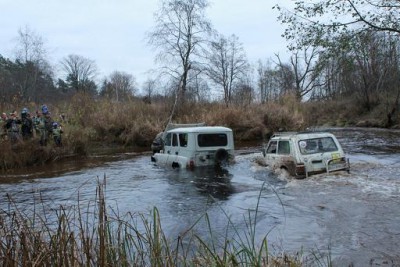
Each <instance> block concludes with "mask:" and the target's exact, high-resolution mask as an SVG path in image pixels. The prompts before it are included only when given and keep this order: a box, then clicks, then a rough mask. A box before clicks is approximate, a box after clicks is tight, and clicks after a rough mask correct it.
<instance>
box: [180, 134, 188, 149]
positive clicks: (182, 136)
mask: <svg viewBox="0 0 400 267" xmlns="http://www.w3.org/2000/svg"><path fill="white" fill-rule="evenodd" d="M187 140H188V134H187V133H181V134H179V145H180V146H181V147H187Z"/></svg>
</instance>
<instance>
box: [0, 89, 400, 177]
mask: <svg viewBox="0 0 400 267" xmlns="http://www.w3.org/2000/svg"><path fill="white" fill-rule="evenodd" d="M21 106H27V107H28V108H29V110H35V109H36V106H37V105H35V104H34V103H28V104H26V105H21ZM48 107H49V109H50V110H51V114H52V117H53V120H54V121H58V123H60V124H61V125H62V129H63V134H62V143H63V146H62V147H56V146H55V145H54V144H53V143H52V142H49V144H48V145H47V146H40V145H39V140H38V138H37V137H36V138H34V139H33V140H30V141H28V142H23V143H19V144H10V142H9V141H7V140H3V141H2V142H1V143H0V171H1V172H4V171H10V170H13V169H20V168H32V167H35V166H43V165H47V164H48V163H51V162H54V161H60V160H62V159H63V158H70V157H77V158H79V157H86V156H89V155H97V154H104V153H113V151H115V152H118V151H120V150H129V151H131V152H143V151H149V150H150V145H151V142H152V141H153V138H154V137H155V136H156V135H157V134H158V133H159V132H160V131H163V130H164V128H165V126H166V125H167V123H168V122H169V121H171V122H175V123H193V122H204V123H206V124H207V125H222V126H226V127H229V128H231V129H232V130H233V132H234V138H235V143H241V142H258V143H262V142H266V141H267V140H268V138H269V137H270V136H271V134H272V133H273V132H275V131H279V130H283V131H302V130H306V129H308V128H310V127H312V126H314V125H322V126H329V127H331V126H333V127H350V126H367V127H384V126H385V119H386V118H385V116H384V112H379V111H377V110H374V111H373V112H369V113H363V112H361V111H358V112H357V113H356V112H355V109H354V107H352V106H351V105H348V103H347V104H346V103H345V102H338V101H336V102H334V101H326V102H304V103H303V102H298V101H297V100H296V99H294V98H293V97H291V96H286V97H283V98H282V99H281V101H278V102H271V103H266V104H255V103H254V104H250V105H246V106H226V105H224V104H222V103H197V104H196V103H186V104H185V105H184V106H182V107H181V108H180V109H179V110H178V111H177V112H175V113H174V114H173V116H172V117H171V116H170V115H171V114H170V113H171V103H167V102H162V103H161V102H160V103H152V104H148V103H145V102H143V101H140V100H133V101H129V102H120V103H114V102H111V101H109V100H106V99H100V100H93V99H91V98H89V97H88V96H85V95H78V96H75V97H73V98H72V99H71V101H69V102H64V103H58V104H49V105H48ZM13 109H14V108H13ZM61 114H62V121H61V120H60V115H61ZM394 119H396V120H394V121H395V122H397V123H396V124H395V125H393V126H392V128H398V127H397V125H399V124H400V123H398V122H399V119H398V118H397V117H396V118H394Z"/></svg>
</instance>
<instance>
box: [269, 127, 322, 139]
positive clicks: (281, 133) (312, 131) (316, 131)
mask: <svg viewBox="0 0 400 267" xmlns="http://www.w3.org/2000/svg"><path fill="white" fill-rule="evenodd" d="M311 133H326V131H323V130H321V129H307V130H305V131H298V132H276V133H274V134H273V135H272V137H278V136H289V135H295V134H311Z"/></svg>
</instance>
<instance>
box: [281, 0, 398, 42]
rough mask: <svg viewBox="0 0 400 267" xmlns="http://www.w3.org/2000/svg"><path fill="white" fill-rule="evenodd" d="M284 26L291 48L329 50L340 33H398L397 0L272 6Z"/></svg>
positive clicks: (363, 0)
mask: <svg viewBox="0 0 400 267" xmlns="http://www.w3.org/2000/svg"><path fill="white" fill-rule="evenodd" d="M275 8H277V9H278V10H279V11H280V16H279V17H278V19H279V20H280V21H281V22H282V23H285V24H286V25H287V28H286V29H285V32H284V36H285V37H286V39H287V40H289V41H294V42H292V44H291V46H292V48H293V46H309V45H313V46H324V47H325V46H329V45H331V44H334V43H335V40H336V39H337V38H338V36H340V35H341V34H342V33H343V32H347V33H350V35H352V36H355V35H357V34H358V33H360V32H363V31H365V30H366V29H370V30H374V31H383V32H391V33H396V34H398V33H400V21H399V19H398V18H399V16H400V5H399V1H398V0H343V1H331V0H316V1H295V2H294V7H293V9H290V10H288V9H286V8H284V7H282V6H281V5H276V6H275Z"/></svg>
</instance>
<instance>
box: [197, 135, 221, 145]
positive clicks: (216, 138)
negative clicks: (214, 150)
mask: <svg viewBox="0 0 400 267" xmlns="http://www.w3.org/2000/svg"><path fill="white" fill-rule="evenodd" d="M197 143H198V145H199V147H208V146H226V145H227V144H228V137H227V135H226V134H224V133H216V134H199V135H198V136H197Z"/></svg>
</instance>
